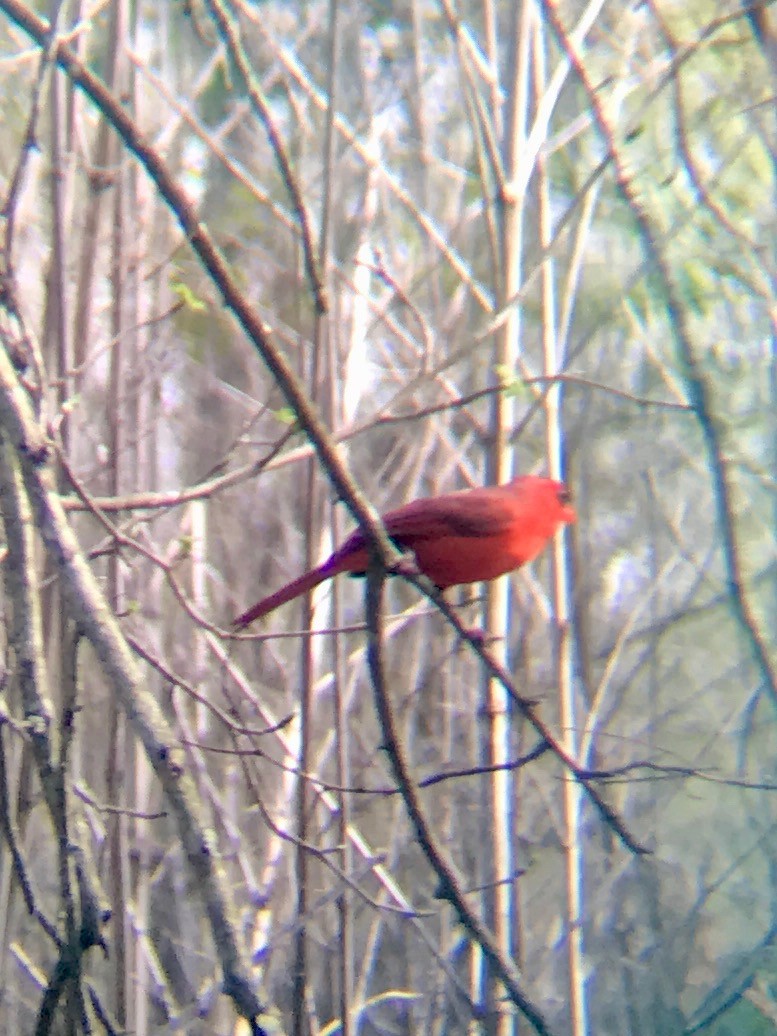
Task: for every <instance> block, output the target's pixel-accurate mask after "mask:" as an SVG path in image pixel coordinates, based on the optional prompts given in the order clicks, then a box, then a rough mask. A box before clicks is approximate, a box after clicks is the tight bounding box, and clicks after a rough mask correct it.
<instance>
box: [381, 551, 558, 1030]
mask: <svg viewBox="0 0 777 1036" xmlns="http://www.w3.org/2000/svg"><path fill="white" fill-rule="evenodd" d="M385 579H386V571H385V569H384V567H383V565H382V564H381V563H380V560H379V559H378V558H375V559H374V560H373V563H372V564H371V565H370V568H369V571H368V572H367V588H366V611H367V625H368V642H367V659H368V664H369V669H370V676H371V679H372V687H373V691H374V696H375V707H376V710H377V713H378V719H379V721H380V727H381V731H382V734H383V739H384V748H385V751H386V753H387V755H388V759H389V763H390V764H391V769H392V771H393V773H394V778H395V780H396V782H397V784H398V785H399V787H400V789H401V792H402V798H403V800H404V803H405V807H406V809H407V813H408V816H409V818H410V822H411V823H412V825H413V829H414V831H415V835H416V838H417V840H418V844H419V845H420V847H421V849H422V851H423V853H424V856H425V857H426V859H427V860H428V861H429V864H430V866H431V867H432V870H433V871H434V872H435V874H436V875H437V878H438V881H439V886H438V891H437V895H438V897H439V898H440V899H445V900H447V901H448V902H449V903H450V905H451V906H452V907H453V909H454V910H455V912H456V914H457V916H458V918H459V921H460V922H461V924H462V926H463V927H464V929H465V931H466V932H467V933H468V935H469V936H470V938H471V939H472V941H473V942H474V943H476V944H477V945H478V946H479V947H480V948H481V950H482V951H483V954H484V955H485V957H486V958H487V959H488V960H489V962H490V963H491V965H492V966H493V968H494V971H495V973H496V975H497V976H498V978H499V979H500V981H501V982H502V983H503V985H504V988H505V992H506V994H507V996H508V997H509V998H510V1000H512V1002H513V1003H514V1004H515V1006H516V1007H517V1008H518V1010H519V1011H521V1012H522V1013H523V1014H524V1015H525V1016H526V1018H527V1019H528V1020H529V1021H530V1022H531V1024H532V1025H533V1026H534V1028H535V1029H536V1031H537V1032H538V1033H540V1036H551V1034H552V1032H553V1030H552V1029H551V1028H550V1026H549V1024H548V1022H547V1020H546V1019H545V1016H544V1015H543V1014H542V1012H541V1011H540V1009H539V1008H538V1007H537V1006H536V1005H535V1004H534V1002H533V1001H532V1000H531V999H530V998H529V997H528V996H527V994H526V993H524V991H523V989H522V988H521V977H520V975H519V973H518V971H517V969H516V967H515V965H514V964H513V962H512V960H510V959H509V958H508V957H506V956H505V955H504V954H503V953H502V951H501V949H500V947H499V946H498V944H497V942H496V940H495V939H494V936H493V934H492V933H491V932H490V931H489V929H488V928H487V927H486V926H485V925H484V924H483V922H482V921H481V920H480V918H479V917H478V915H477V913H476V912H475V911H474V910H472V909H471V907H470V906H469V904H468V903H467V893H466V891H465V888H464V885H463V882H462V880H461V877H460V875H459V874H458V873H457V872H456V870H455V869H454V866H453V863H452V861H451V860H450V859H449V858H448V856H447V855H446V853H445V851H444V850H443V848H442V846H441V845H440V844H439V843H438V841H437V839H436V837H435V836H434V834H433V833H432V827H431V824H430V822H429V819H428V817H427V816H426V811H425V809H424V808H423V806H422V805H421V802H420V800H419V797H418V794H417V788H416V785H415V782H414V781H413V779H412V777H411V775H410V766H409V764H408V761H407V758H406V756H405V750H404V747H403V746H402V743H401V741H400V737H399V732H398V730H397V727H396V724H395V722H394V712H393V705H392V703H391V696H390V693H389V689H388V687H387V686H386V681H385V674H384V668H383V621H384V616H383V589H384V583H385Z"/></svg>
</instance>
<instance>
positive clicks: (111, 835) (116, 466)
mask: <svg viewBox="0 0 777 1036" xmlns="http://www.w3.org/2000/svg"><path fill="white" fill-rule="evenodd" d="M128 24H129V23H128V11H127V3H126V0H116V2H115V4H114V5H113V9H112V18H111V31H110V43H109V46H110V47H111V49H112V59H111V66H112V69H113V74H114V83H113V85H114V88H115V87H116V85H117V83H118V82H119V80H120V76H121V73H120V71H119V64H120V49H121V47H122V46H123V42H124V40H125V39H126V38H127V31H128ZM124 210H125V194H124V182H123V178H122V172H121V170H120V169H119V168H118V166H117V170H116V181H115V187H114V194H113V212H112V220H111V337H112V340H113V348H112V350H111V360H110V372H109V385H108V444H109V452H110V459H109V479H110V485H109V492H110V493H111V494H112V495H114V496H118V495H119V494H120V493H121V492H122V490H123V489H124V483H125V479H124V471H123V467H124V462H125V445H126V442H125V425H124V399H123V394H124V386H125V369H124V367H125V365H124V348H125V340H124V332H125V330H126V321H125V315H124V278H125V272H126V261H125V249H126V242H125V225H124V216H125V211H124ZM108 596H109V600H110V603H111V606H112V607H113V609H114V611H116V612H118V611H120V610H121V608H122V607H123V606H124V600H123V597H124V594H123V587H122V570H121V565H120V561H119V555H118V551H117V550H114V551H113V552H112V553H111V554H110V556H109V558H108ZM124 750H125V730H124V721H123V715H122V713H121V712H120V710H119V707H118V703H117V702H116V701H115V699H111V704H110V707H109V716H108V744H107V751H106V765H105V788H106V797H107V800H108V801H109V802H110V803H112V804H114V805H118V804H119V803H120V802H121V801H122V798H123V795H122V791H123V788H124V782H125V774H126V771H125V762H126V761H125V755H124ZM126 843H127V831H126V819H125V818H124V817H122V816H121V815H120V814H117V815H115V816H113V817H111V818H110V820H109V823H108V844H109V851H108V852H109V859H110V873H109V876H108V887H109V894H110V899H111V905H112V916H111V924H112V940H111V943H112V946H111V951H112V952H111V961H112V967H113V974H114V983H113V984H114V989H115V1002H116V1018H117V1021H118V1022H119V1024H120V1025H122V1026H125V1025H127V1023H128V1021H129V1019H128V1016H127V927H126V917H125V910H124V892H125V888H126V885H125V877H126V870H125V868H126V863H127V852H126Z"/></svg>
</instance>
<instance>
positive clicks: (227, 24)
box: [205, 0, 329, 314]
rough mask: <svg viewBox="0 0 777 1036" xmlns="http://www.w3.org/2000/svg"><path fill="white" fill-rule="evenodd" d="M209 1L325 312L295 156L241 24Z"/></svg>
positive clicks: (315, 295) (215, 0) (320, 308)
mask: <svg viewBox="0 0 777 1036" xmlns="http://www.w3.org/2000/svg"><path fill="white" fill-rule="evenodd" d="M205 4H206V6H207V8H208V10H209V11H210V15H211V18H212V19H213V21H214V22H215V24H216V29H217V31H218V34H219V36H220V38H221V40H222V41H223V43H224V45H225V46H226V48H227V52H228V54H229V56H230V58H231V59H232V68H233V69H234V70H235V71H236V72H237V73H238V75H239V77H240V79H241V80H242V85H243V87H244V89H245V91H246V93H247V94H248V99H249V102H250V104H251V107H252V108H253V110H254V111H255V112H256V114H257V115H258V117H259V119H260V120H261V122H262V124H263V125H264V128H265V131H266V132H267V136H268V138H269V141H270V146H271V148H272V151H273V154H274V155H275V161H276V163H277V165H278V169H279V171H280V174H281V179H282V180H283V183H284V184H285V186H286V190H287V191H288V192H289V196H290V198H291V203H292V205H293V207H294V211H295V213H296V214H297V220H298V222H299V229H300V237H301V239H302V253H303V256H304V260H305V271H306V273H307V275H308V281H309V282H310V290H311V291H312V293H313V299H314V301H315V305H316V312H317V313H319V314H324V313H326V312H327V311H328V309H329V303H328V300H327V297H326V290H325V288H324V285H323V283H322V281H321V277H320V275H319V270H318V263H317V261H316V256H315V249H314V246H313V234H312V232H311V229H310V218H309V216H308V211H307V207H306V205H305V202H304V200H303V198H302V191H301V190H300V187H299V183H298V182H297V177H296V176H295V174H294V171H293V169H292V167H291V160H290V158H289V156H288V154H287V152H286V148H285V146H284V143H283V140H282V139H281V135H280V132H279V130H278V128H277V126H276V125H275V120H274V119H273V117H272V111H271V109H270V105H269V104H268V102H267V99H266V98H265V96H264V92H263V90H262V88H261V86H260V85H259V83H258V82H257V81H256V77H255V76H254V74H253V71H252V70H251V66H250V64H249V63H248V61H247V59H246V55H245V51H244V49H243V44H242V42H241V40H240V28H239V26H238V25H237V24H236V22H235V21H234V19H233V18H232V17H231V15H230V14H229V12H228V11H227V9H226V7H225V6H224V5H223V4H221V3H220V2H219V0H205Z"/></svg>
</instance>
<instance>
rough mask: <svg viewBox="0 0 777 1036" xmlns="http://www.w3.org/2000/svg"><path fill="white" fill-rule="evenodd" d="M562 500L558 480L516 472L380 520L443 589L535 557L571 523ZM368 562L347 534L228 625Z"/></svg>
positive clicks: (244, 622) (357, 536)
mask: <svg viewBox="0 0 777 1036" xmlns="http://www.w3.org/2000/svg"><path fill="white" fill-rule="evenodd" d="M569 500H570V496H569V492H568V491H567V489H566V487H565V486H564V485H563V483H561V482H554V481H553V479H550V478H541V477H539V476H537V475H523V476H520V477H519V478H514V479H513V480H512V481H511V482H507V483H506V484H505V485H503V486H486V487H483V488H478V489H463V490H460V491H459V492H457V493H445V494H444V495H443V496H433V497H429V498H427V499H423V500H413V501H412V503H409V504H405V505H404V507H398V508H397V509H396V511H389V512H388V514H385V515H383V518H382V521H383V524H384V526H385V528H386V532H387V533H388V535H389V537H390V538H391V540H392V541H393V542H394V543H395V544H396V546H397V547H399V549H400V550H410V551H412V552H413V554H414V555H415V561H416V564H417V565H418V568H419V570H420V571H421V572H423V574H424V575H425V576H428V578H429V579H431V581H432V582H433V583H434V584H435V586H436V587H437V588H438V589H440V590H445V589H447V588H448V587H449V586H458V585H459V584H460V583H479V582H485V581H487V580H489V579H496V578H497V577H498V576H503V575H504V574H505V573H506V572H512V571H513V570H514V569H516V568H520V566H521V565H523V564H525V563H526V562H527V561H531V560H532V558H536V556H537V555H538V554H539V553H540V551H541V550H542V549H543V548H544V546H545V544H546V543H547V542H548V540H550V539H551V537H552V536H553V534H554V533H555V531H556V529H557V528H558V527H559V526H560V525H562V524H565V523H567V522H573V521H574V520H575V512H574V509H573V508H572V507H571V506H570V503H569ZM369 563H370V548H369V546H368V544H367V540H366V539H365V537H364V533H363V532H362V531H361V529H355V530H354V531H353V532H352V533H351V535H350V536H349V537H348V539H347V540H346V541H345V543H343V545H342V547H340V548H339V549H338V550H336V551H335V552H334V554H333V555H332V556H331V557H330V558H329V559H328V560H327V561H325V562H323V564H321V565H319V566H318V567H317V568H313V569H311V570H310V572H305V574H304V575H301V576H300V577H299V578H298V579H295V580H293V581H292V582H291V583H288V584H287V585H286V586H283V587H281V589H280V590H276V591H275V593H274V594H270V596H269V597H265V598H264V599H263V600H261V601H259V602H258V603H257V604H255V605H254V606H253V607H252V608H249V609H248V611H246V612H243V614H242V615H240V616H239V617H238V618H237V619H235V623H234V625H235V626H236V627H237V628H238V629H242V628H243V627H245V626H248V625H249V623H251V622H253V621H254V619H258V618H260V617H261V616H262V615H267V613H268V612H271V611H273V609H274V608H278V607H279V606H280V605H282V604H285V603H286V602H287V601H291V600H293V599H294V598H295V597H299V596H301V595H302V594H304V593H307V592H308V591H309V590H312V589H313V587H314V586H318V584H319V583H323V582H324V580H325V579H331V578H332V577H333V576H336V575H339V573H340V572H349V573H350V574H351V575H364V573H365V572H366V570H367V566H368V565H369Z"/></svg>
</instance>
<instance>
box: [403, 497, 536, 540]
mask: <svg viewBox="0 0 777 1036" xmlns="http://www.w3.org/2000/svg"><path fill="white" fill-rule="evenodd" d="M500 488H501V487H495V486H489V487H485V488H482V489H474V490H467V491H464V492H461V493H446V494H444V495H443V496H438V497H430V498H429V499H427V500H414V501H413V502H412V503H410V504H406V505H405V506H404V507H399V508H397V510H396V511H389V513H388V514H386V515H385V516H384V518H383V524H384V525H385V526H386V532H387V533H388V534H389V536H390V537H391V539H392V540H394V542H395V543H397V544H399V545H400V546H407V547H412V545H413V543H419V542H421V541H423V540H428V539H439V538H441V537H445V536H462V537H467V536H472V537H488V536H500V535H504V534H505V533H506V532H507V531H508V530H509V529H511V528H512V527H513V526H514V525H515V523H516V520H520V511H521V506H520V501H519V500H518V499H517V498H516V496H515V494H509V495H508V494H506V493H503V492H499V489H500Z"/></svg>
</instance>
